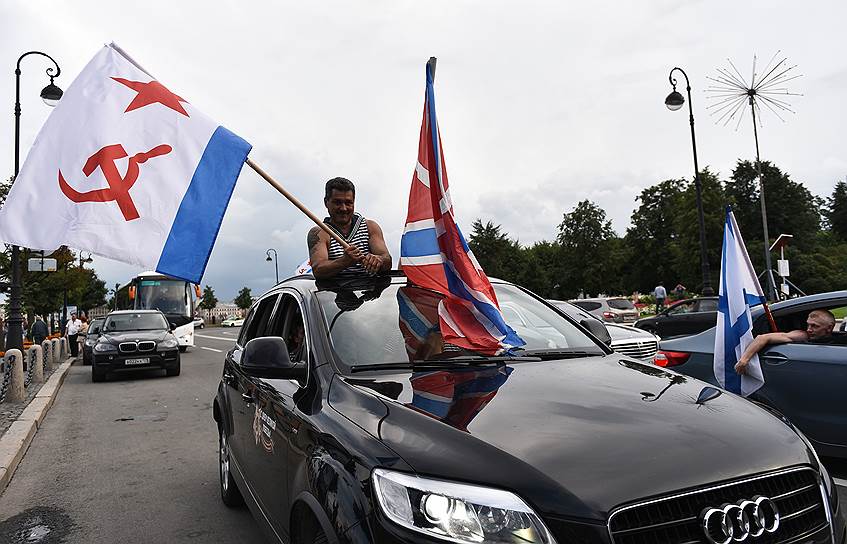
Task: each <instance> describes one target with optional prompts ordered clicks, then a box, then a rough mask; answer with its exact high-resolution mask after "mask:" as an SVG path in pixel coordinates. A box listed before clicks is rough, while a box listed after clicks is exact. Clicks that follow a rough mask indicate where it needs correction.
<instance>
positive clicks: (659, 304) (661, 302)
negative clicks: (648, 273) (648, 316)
mask: <svg viewBox="0 0 847 544" xmlns="http://www.w3.org/2000/svg"><path fill="white" fill-rule="evenodd" d="M653 296H655V297H656V313H659V312H661V311H662V310H663V309H664V308H665V299H666V298H668V292H667V290H665V287H664V286H663V285H662V282H659V285H657V286H656V288H655V289H653Z"/></svg>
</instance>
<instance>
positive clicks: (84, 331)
mask: <svg viewBox="0 0 847 544" xmlns="http://www.w3.org/2000/svg"><path fill="white" fill-rule="evenodd" d="M79 320H80V321H82V326H81V327H80V328H79V334H77V344H79V345H78V346H77V353H80V352H81V351H82V346H83V344H84V343H85V337H86V336H88V318H87V317H86V316H85V312H83V314H82V317H80V318H79Z"/></svg>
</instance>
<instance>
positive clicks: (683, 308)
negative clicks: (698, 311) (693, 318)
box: [668, 301, 694, 315]
mask: <svg viewBox="0 0 847 544" xmlns="http://www.w3.org/2000/svg"><path fill="white" fill-rule="evenodd" d="M693 311H694V301H689V302H680V303H678V304H674V305H673V306H671V307H670V308H668V315H676V314H687V313H691V312H693Z"/></svg>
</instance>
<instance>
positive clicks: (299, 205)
mask: <svg viewBox="0 0 847 544" xmlns="http://www.w3.org/2000/svg"><path fill="white" fill-rule="evenodd" d="M247 164H248V166H250V168H252V169H253V170H255V171H256V173H257V174H259V175H260V176H262V177H263V178H264V179H265V181H267V182H268V183H270V184H271V185H272V186H273V188H274V189H276V190H277V191H279V192H280V193H281V194H282V196H284V197H285V198H287V199H288V200H289V201H290V202H291V203H292V204H294V205H295V206H297V208H298V209H299V210H300V211H301V212H303V213H305V214H306V216H307V217H308V218H309V219H311V220H312V221H314V222H315V225H317V226H319V227H320V228H321V229H323V231H324V232H325V233H327V234H329V235H330V236H332V237H333V238H335V241H336V242H338V243H339V244H341V247H343V248H344V249H347V248H348V247H350V244H348V243H347V242H346V241H345V240H344V238H342V237H341V236H339V235H338V233H337V232H335V231H334V230H332V229H331V228H329V227H328V226H326V225H325V224H324V222H323V221H321V220H320V219H319V218H318V216H317V215H315V214H313V213H312V211H311V210H310V209H309V208H307V207H306V206H304V205H303V203H302V202H300V201H299V200H297V197H295V196H294V195H292V194H291V193H289V192H288V191H286V190H285V187H283V186H282V185H280V184H279V182H278V181H276V180H275V179H274V178H272V177H271V176H270V175H268V173H267V172H265V171H264V170H262V168H261V167H260V166H259V165H258V164H256V163H255V162H253V159H251V158H249V157H248V158H247Z"/></svg>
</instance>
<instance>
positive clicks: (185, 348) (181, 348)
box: [179, 346, 188, 353]
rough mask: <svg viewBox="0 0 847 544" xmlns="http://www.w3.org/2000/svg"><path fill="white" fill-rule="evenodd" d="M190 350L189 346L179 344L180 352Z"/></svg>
mask: <svg viewBox="0 0 847 544" xmlns="http://www.w3.org/2000/svg"><path fill="white" fill-rule="evenodd" d="M187 350H188V346H179V352H180V353H185V352H186V351H187Z"/></svg>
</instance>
